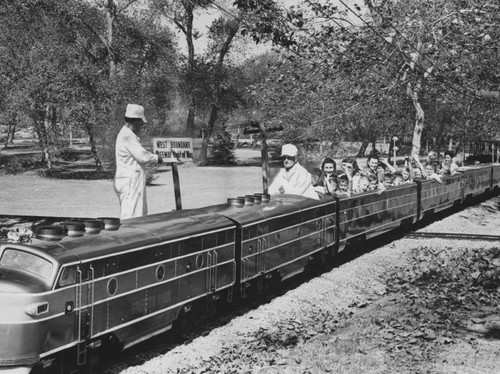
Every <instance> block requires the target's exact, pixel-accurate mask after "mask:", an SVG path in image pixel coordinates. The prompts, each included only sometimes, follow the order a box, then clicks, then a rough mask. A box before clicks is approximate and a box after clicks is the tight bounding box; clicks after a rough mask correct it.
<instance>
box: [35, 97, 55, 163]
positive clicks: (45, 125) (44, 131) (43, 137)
mask: <svg viewBox="0 0 500 374" xmlns="http://www.w3.org/2000/svg"><path fill="white" fill-rule="evenodd" d="M50 111H51V109H50V104H46V105H45V110H44V115H43V121H41V123H39V125H38V126H39V129H40V132H39V142H40V147H41V148H42V153H43V160H44V161H45V164H46V165H47V168H48V169H49V170H50V169H52V166H53V165H52V154H51V151H50V142H49V132H50V131H49V130H50V117H51V113H50Z"/></svg>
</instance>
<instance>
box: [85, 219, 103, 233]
mask: <svg viewBox="0 0 500 374" xmlns="http://www.w3.org/2000/svg"><path fill="white" fill-rule="evenodd" d="M82 223H83V224H84V225H85V232H86V233H87V234H99V233H100V232H101V230H102V229H103V228H104V223H103V222H102V221H100V220H98V219H84V220H82Z"/></svg>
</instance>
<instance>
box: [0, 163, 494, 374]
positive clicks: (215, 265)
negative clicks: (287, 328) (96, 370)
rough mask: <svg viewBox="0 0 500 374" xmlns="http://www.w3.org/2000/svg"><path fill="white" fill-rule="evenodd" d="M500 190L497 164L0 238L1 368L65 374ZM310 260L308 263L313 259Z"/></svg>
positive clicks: (61, 224) (65, 223)
mask: <svg viewBox="0 0 500 374" xmlns="http://www.w3.org/2000/svg"><path fill="white" fill-rule="evenodd" d="M499 190H500V164H488V165H482V166H477V167H467V168H462V169H461V173H459V174H457V175H454V176H449V177H444V178H443V183H438V182H436V181H432V180H426V181H417V182H414V183H411V184H405V185H401V186H397V187H392V188H389V189H387V190H386V191H385V192H384V193H382V194H378V193H377V192H366V193H362V194H359V195H354V196H352V197H349V198H347V197H346V198H337V197H325V198H324V199H322V200H312V199H309V198H305V197H301V196H295V195H277V196H271V197H270V196H269V195H266V194H254V195H247V196H244V197H237V198H229V199H228V203H227V204H220V205H214V206H208V207H204V208H200V209H192V210H181V211H173V212H169V213H161V214H154V215H149V216H145V217H140V218H133V219H128V220H124V221H122V222H121V223H118V222H116V221H113V220H110V219H100V220H87V221H85V220H80V221H78V220H76V219H73V220H68V219H64V220H61V219H59V220H58V219H57V218H54V219H53V220H52V222H51V223H52V224H51V225H41V226H40V225H39V226H37V227H34V235H33V236H32V237H27V236H26V237H23V236H22V235H20V236H18V237H14V238H12V237H10V238H9V237H4V238H3V239H1V240H0V336H1V338H2V339H1V340H0V371H1V372H6V373H35V372H44V371H50V372H53V371H54V372H63V373H67V372H71V371H72V370H76V369H78V368H84V367H87V366H88V365H89V364H91V363H92V362H93V361H95V357H96V352H98V351H99V349H102V348H103V347H110V346H112V347H117V348H118V349H126V348H129V347H131V346H133V345H135V344H137V343H140V342H142V341H145V340H147V339H149V338H151V337H153V336H155V335H158V334H161V333H163V332H165V331H167V330H170V329H172V328H174V327H176V326H178V325H179V324H181V323H182V321H185V320H186V317H187V316H189V315H190V313H194V312H195V311H196V312H197V313H205V312H206V311H207V310H208V309H210V308H212V307H213V305H214V303H216V302H217V303H220V302H223V303H231V302H232V301H234V300H242V299H243V300H244V299H245V297H246V296H247V295H248V290H249V289H252V287H255V288H258V287H260V286H261V285H262V284H264V283H266V282H268V281H269V280H273V281H278V282H279V281H282V280H284V279H287V278H290V277H292V276H294V275H296V274H298V273H301V272H303V271H304V270H305V269H306V268H307V267H308V266H311V264H313V265H314V264H317V263H318V262H327V261H334V259H335V254H337V253H338V252H341V251H345V250H348V249H349V248H351V246H353V245H359V243H361V242H362V241H363V240H366V239H370V238H373V237H376V236H378V235H381V234H383V233H386V232H388V231H391V230H396V229H400V228H404V229H407V228H409V227H411V226H412V225H413V224H415V223H416V222H417V221H420V220H422V219H426V218H427V217H432V216H433V214H435V213H437V212H440V211H444V210H446V209H449V208H451V207H458V206H461V205H462V204H464V203H466V202H467V201H471V200H472V199H474V198H478V197H480V198H484V197H487V196H489V195H490V194H494V193H498V192H499ZM314 266H315V265H314Z"/></svg>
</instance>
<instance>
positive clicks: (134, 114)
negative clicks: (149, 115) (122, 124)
mask: <svg viewBox="0 0 500 374" xmlns="http://www.w3.org/2000/svg"><path fill="white" fill-rule="evenodd" d="M125 117H128V118H140V119H142V120H143V121H144V122H146V123H147V122H148V121H146V117H144V107H142V106H140V105H136V104H128V105H127V111H126V112H125Z"/></svg>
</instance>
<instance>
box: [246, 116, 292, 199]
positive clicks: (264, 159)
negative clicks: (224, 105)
mask: <svg viewBox="0 0 500 374" xmlns="http://www.w3.org/2000/svg"><path fill="white" fill-rule="evenodd" d="M243 125H244V126H245V128H244V130H243V133H244V134H260V141H261V143H260V154H261V163H262V192H264V193H265V194H267V193H268V190H269V161H268V154H267V133H268V132H276V131H282V130H283V127H282V126H278V127H273V128H267V127H266V126H265V125H263V124H262V123H259V122H255V121H250V122H246V123H243Z"/></svg>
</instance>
